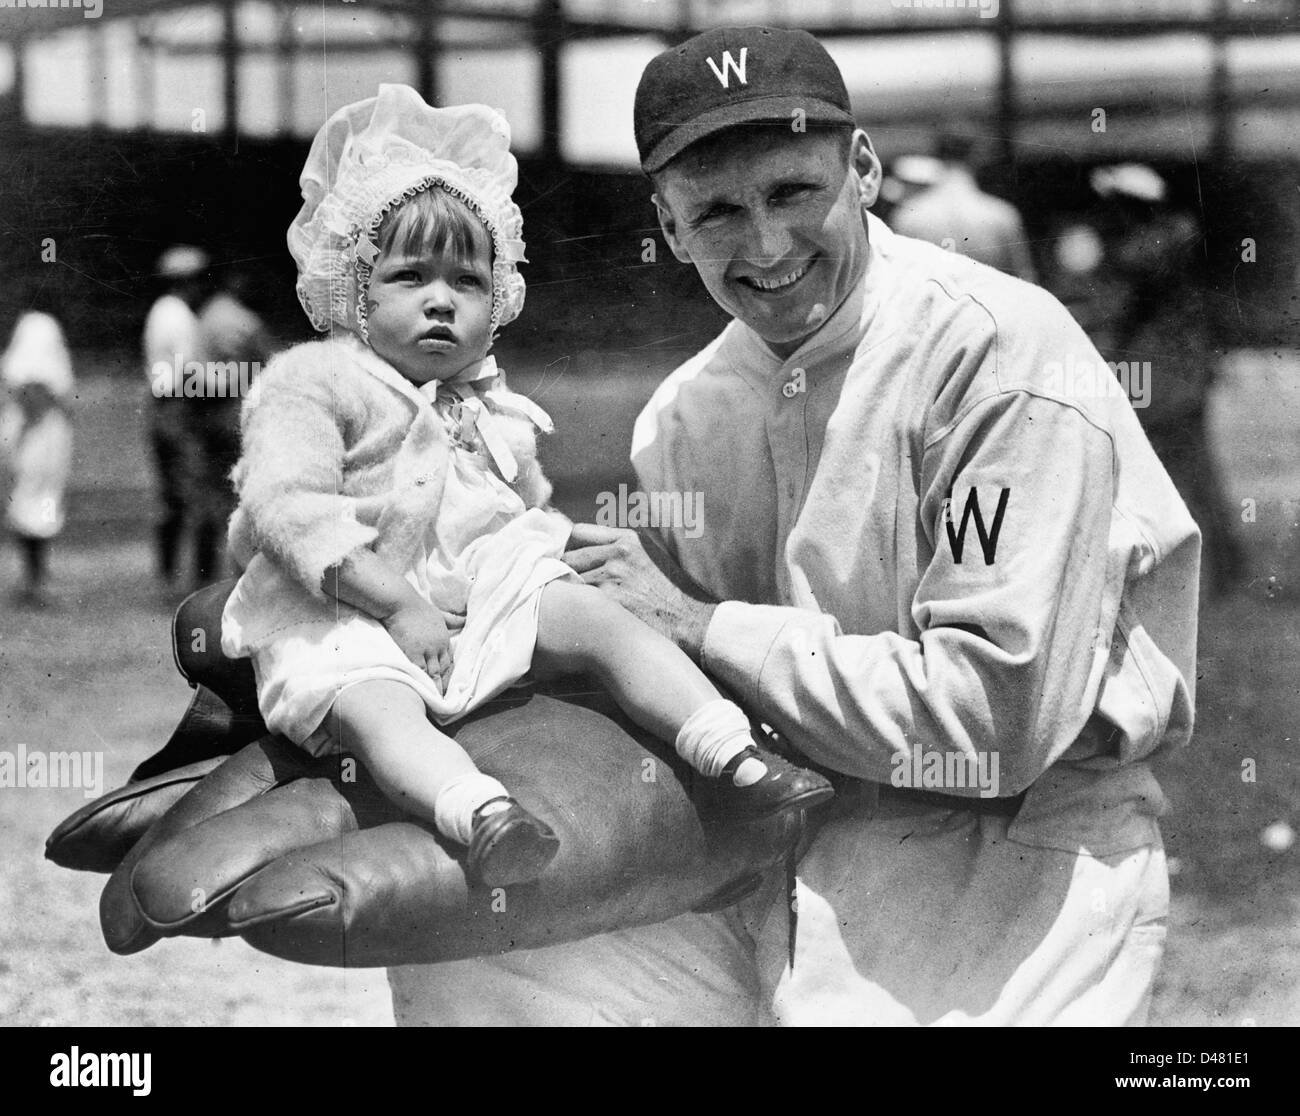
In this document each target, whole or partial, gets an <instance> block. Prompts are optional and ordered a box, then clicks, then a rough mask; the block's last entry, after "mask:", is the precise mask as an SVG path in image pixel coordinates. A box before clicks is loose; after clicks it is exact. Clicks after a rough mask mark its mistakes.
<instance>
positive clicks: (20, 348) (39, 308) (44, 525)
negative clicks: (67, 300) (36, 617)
mask: <svg viewBox="0 0 1300 1116" xmlns="http://www.w3.org/2000/svg"><path fill="white" fill-rule="evenodd" d="M28 305H29V306H30V307H31V308H30V309H28V310H27V311H25V312H24V313H23V314H22V316H21V317H20V318H19V319H18V324H17V325H16V326H15V327H14V332H13V337H12V338H11V340H10V342H9V347H8V348H7V349H6V350H5V352H4V355H3V357H0V384H3V388H4V393H5V399H4V405H3V409H2V410H0V460H3V462H4V464H5V466H6V468H7V471H8V472H9V473H10V474H11V476H10V481H11V485H10V488H9V493H8V500H7V506H6V515H5V519H6V522H7V524H8V527H9V529H10V531H12V532H13V535H14V537H15V539H16V540H17V542H18V545H19V547H20V549H21V550H22V555H23V567H24V584H23V587H22V589H21V590H19V592H18V593H17V594H16V595H15V600H16V602H17V603H19V604H24V605H31V606H43V605H46V604H48V603H50V602H49V598H48V597H47V595H46V579H47V574H48V556H49V548H50V540H51V539H53V538H54V537H55V536H56V535H58V533H59V532H60V531H62V530H63V524H64V520H65V509H64V492H65V490H66V488H67V484H68V473H69V471H70V470H71V467H72V423H71V421H70V419H69V413H68V412H69V406H70V404H71V400H72V390H73V374H72V359H71V357H70V356H69V354H68V347H67V344H66V343H65V342H64V339H63V330H62V328H61V327H60V326H59V323H58V321H57V320H55V318H54V317H53V315H51V314H50V313H49V312H48V299H47V297H46V296H45V295H44V294H43V293H42V294H38V295H36V296H34V297H33V298H31V299H29V300H28Z"/></svg>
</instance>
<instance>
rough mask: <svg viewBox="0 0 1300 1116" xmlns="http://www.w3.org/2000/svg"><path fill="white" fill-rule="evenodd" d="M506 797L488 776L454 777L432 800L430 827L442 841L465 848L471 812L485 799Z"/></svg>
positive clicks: (471, 824)
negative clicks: (451, 842) (434, 827)
mask: <svg viewBox="0 0 1300 1116" xmlns="http://www.w3.org/2000/svg"><path fill="white" fill-rule="evenodd" d="M509 794H510V792H509V791H508V790H506V788H505V787H504V786H502V785H501V784H500V783H498V782H497V781H496V780H495V779H494V778H492V776H491V775H484V774H483V772H481V771H471V772H470V773H469V774H468V775H458V776H457V777H456V778H455V779H452V780H451V782H449V783H448V784H447V785H446V786H445V787H443V788H442V790H440V791H439V792H438V797H437V798H435V799H434V800H433V821H434V824H435V825H436V826H437V827H438V832H439V833H441V834H442V835H443V836H444V837H449V838H451V840H453V841H459V842H460V843H461V844H462V845H468V844H469V839H470V837H471V836H472V835H473V832H474V812H475V811H476V810H477V809H478V808H479V807H480V806H482V805H483V803H485V802H487V801H488V800H489V799H493V798H501V797H505V796H508V795H509ZM502 805H503V806H505V805H507V804H506V803H502Z"/></svg>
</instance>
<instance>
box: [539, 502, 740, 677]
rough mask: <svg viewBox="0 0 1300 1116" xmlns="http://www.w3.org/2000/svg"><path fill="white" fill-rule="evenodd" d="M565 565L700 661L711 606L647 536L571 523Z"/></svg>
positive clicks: (703, 594) (712, 605)
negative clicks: (571, 528)
mask: <svg viewBox="0 0 1300 1116" xmlns="http://www.w3.org/2000/svg"><path fill="white" fill-rule="evenodd" d="M564 560H565V561H566V562H567V563H568V564H569V565H570V566H572V567H573V569H574V570H575V571H576V572H577V573H579V574H581V575H582V579H583V581H585V582H586V583H587V584H588V585H594V586H596V588H598V589H600V590H601V591H602V592H604V593H609V594H610V595H611V596H612V597H613V598H614V599H615V600H616V601H618V603H619V604H621V605H622V606H623V607H624V608H626V609H627V610H628V611H629V612H630V613H632V614H633V615H634V616H636V617H637V618H638V619H640V620H641V621H643V622H644V623H646V624H649V625H650V627H652V628H654V629H655V630H656V631H659V632H661V633H663V634H664V635H665V636H667V637H668V638H669V639H671V640H672V641H673V642H674V643H676V644H677V646H678V647H680V648H681V649H682V650H683V651H685V652H686V653H687V654H688V655H690V656H691V658H693V659H695V660H697V661H698V660H699V657H700V649H701V648H702V647H703V646H704V633H705V632H706V631H707V630H708V627H709V620H710V619H711V618H712V616H713V610H714V609H715V608H716V607H717V605H716V603H714V602H712V601H710V600H709V599H708V595H707V594H706V593H705V592H704V591H703V590H702V589H701V588H700V587H699V586H698V585H696V584H695V582H694V581H692V580H691V578H690V577H688V576H687V575H686V573H685V572H683V570H682V569H681V567H680V566H678V565H677V563H676V562H674V561H673V560H672V558H670V557H669V556H668V554H667V553H665V552H664V550H663V548H662V547H661V546H660V545H659V544H658V542H657V541H656V540H655V539H654V538H653V537H652V536H649V535H638V534H637V533H636V532H635V531H631V530H628V529H626V528H621V527H598V526H596V525H595V524H592V523H575V524H574V525H573V533H572V534H571V535H570V536H569V546H568V550H567V551H566V553H565V555H564Z"/></svg>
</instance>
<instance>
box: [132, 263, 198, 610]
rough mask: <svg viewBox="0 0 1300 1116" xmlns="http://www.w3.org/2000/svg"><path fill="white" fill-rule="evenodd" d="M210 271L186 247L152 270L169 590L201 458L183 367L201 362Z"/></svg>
mask: <svg viewBox="0 0 1300 1116" xmlns="http://www.w3.org/2000/svg"><path fill="white" fill-rule="evenodd" d="M207 269H208V254H207V253H206V252H204V251H203V250H202V249H201V248H195V247H193V246H191V245H187V244H178V245H174V246H173V247H171V248H168V249H167V251H165V252H164V253H163V254H162V256H160V257H159V259H158V263H157V266H156V268H155V271H154V274H155V278H156V279H157V280H158V282H159V284H160V285H161V287H162V293H161V294H160V295H159V297H158V298H157V300H156V301H155V302H154V304H153V305H152V306H151V307H150V309H149V314H148V317H147V318H146V319H145V324H144V361H145V373H146V378H147V380H148V383H149V399H148V401H147V403H146V406H147V408H148V411H149V442H150V448H151V450H152V453H153V461H154V469H155V472H156V475H157V479H158V494H159V498H160V500H161V502H162V518H161V520H160V521H159V523H158V525H157V527H156V530H155V542H156V553H157V572H158V574H159V576H160V577H161V578H162V579H163V581H164V582H165V584H166V585H167V586H168V587H169V588H171V587H173V586H174V585H175V581H176V563H177V558H178V554H179V550H180V543H181V533H182V531H183V530H184V527H185V521H186V519H187V518H188V515H187V505H188V504H189V502H190V497H191V495H192V494H193V492H194V491H195V490H196V488H197V487H198V484H197V478H196V476H195V474H196V472H197V468H196V460H195V458H196V456H197V455H196V450H195V447H194V445H193V444H192V440H191V434H190V431H189V429H187V424H186V421H185V405H186V403H187V402H189V401H187V400H186V399H185V398H184V395H183V392H182V387H183V383H184V373H185V365H186V364H187V363H188V362H190V361H193V360H201V359H203V358H202V356H201V353H202V341H201V339H200V333H199V318H198V310H199V308H200V307H201V306H202V305H203V303H204V301H205V300H206V297H207V295H208V293H209V282H208V278H207ZM168 370H170V371H168ZM198 560H199V558H198V556H197V555H196V563H197V562H198ZM200 580H201V579H200Z"/></svg>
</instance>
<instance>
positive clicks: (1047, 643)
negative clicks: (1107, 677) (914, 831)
mask: <svg viewBox="0 0 1300 1116" xmlns="http://www.w3.org/2000/svg"><path fill="white" fill-rule="evenodd" d="M1112 460H1113V450H1112V444H1111V440H1110V438H1109V436H1108V434H1107V433H1106V432H1104V431H1103V430H1101V429H1099V428H1098V427H1097V426H1095V425H1093V424H1092V423H1091V422H1090V421H1089V420H1088V419H1086V418H1085V417H1084V416H1083V415H1082V414H1081V413H1080V412H1079V411H1077V410H1075V409H1074V408H1072V407H1070V406H1067V405H1064V404H1061V403H1058V402H1055V401H1053V400H1050V399H1046V398H1041V397H1038V396H1034V395H1031V394H1028V393H1026V392H1007V393H1005V394H1003V395H999V396H994V397H992V398H990V399H988V400H985V401H984V402H983V403H981V404H980V405H979V406H977V407H975V408H973V409H972V410H971V411H970V412H969V413H968V414H967V415H966V416H965V418H964V419H963V420H962V422H961V423H959V424H958V425H957V426H956V427H955V428H954V429H952V430H951V431H950V432H949V433H948V434H947V435H945V437H944V438H943V439H942V441H941V442H938V443H936V444H933V445H932V446H930V447H929V449H928V452H927V455H926V460H925V465H924V470H923V471H924V474H925V491H924V493H923V498H922V502H921V504H920V516H921V519H922V522H921V523H920V524H919V526H920V528H921V529H922V531H923V533H924V534H925V536H926V538H927V541H928V543H929V545H930V546H931V548H932V553H931V555H930V556H929V560H928V563H927V566H926V568H925V569H924V571H923V572H922V575H921V577H920V582H919V585H918V589H917V592H916V595H915V599H914V602H913V607H912V620H913V622H914V624H915V631H913V632H909V633H907V634H898V633H895V632H880V633H876V634H871V635H863V634H845V633H844V632H842V630H841V629H840V626H839V624H838V622H837V621H836V619H835V618H834V616H831V615H827V614H825V613H820V612H814V611H809V610H804V609H798V608H791V607H784V606H774V605H755V604H747V603H743V602H738V601H728V602H725V603H722V604H719V605H716V606H711V605H709V604H708V603H707V602H703V601H700V600H698V599H693V598H691V597H690V596H688V595H687V594H685V593H683V592H681V590H679V589H677V588H676V587H675V586H674V585H673V584H672V582H671V580H670V579H669V578H668V577H667V576H665V575H664V574H662V573H660V572H659V571H658V569H657V568H656V567H655V566H654V564H653V563H651V562H650V560H649V559H648V557H646V556H645V555H644V552H643V551H641V548H640V547H639V546H638V544H637V540H636V538H635V536H634V535H633V534H632V532H614V531H610V530H609V529H601V528H586V529H585V530H586V532H587V533H588V535H590V533H591V532H594V531H604V532H605V533H606V534H612V535H616V536H618V538H617V539H616V540H614V541H607V542H604V543H603V544H602V545H600V546H597V547H595V548H587V549H585V550H579V551H578V552H577V553H576V554H571V555H569V559H570V561H571V564H574V565H575V568H578V569H579V570H580V571H581V572H583V573H584V576H585V577H586V579H587V580H588V581H590V582H593V583H595V584H598V585H600V586H601V587H602V588H604V589H607V590H608V591H610V592H613V593H615V595H616V596H617V597H618V599H619V600H620V601H621V602H622V603H623V604H624V605H625V606H626V607H628V608H629V609H630V610H631V611H633V612H635V613H636V614H637V615H639V616H641V618H642V619H643V620H646V621H647V622H649V623H651V624H652V625H653V626H655V627H657V628H659V629H660V630H661V631H664V632H666V633H667V634H670V635H671V636H672V637H673V638H674V639H676V640H677V642H678V644H679V646H682V647H683V648H684V649H685V650H686V651H687V652H688V653H693V654H696V655H697V656H698V657H699V658H700V660H701V662H702V664H703V665H704V666H705V667H706V669H708V670H709V671H710V672H711V673H713V674H714V675H715V676H716V677H717V678H718V679H719V680H720V681H721V682H723V683H725V684H726V685H727V686H729V687H730V688H731V689H732V690H733V691H734V692H735V693H736V694H737V696H738V698H739V699H740V700H742V701H743V702H745V703H747V704H748V705H749V706H750V707H751V708H753V709H755V710H756V711H757V712H758V713H759V714H760V715H761V716H762V717H763V718H764V719H765V720H766V721H768V723H770V724H772V725H773V726H774V727H775V728H776V729H777V730H778V731H780V732H781V733H782V735H784V736H785V737H786V739H787V740H789V741H790V742H791V743H792V744H794V745H795V746H796V747H798V748H799V749H800V750H801V751H802V752H804V754H806V755H808V756H809V757H810V758H812V759H814V760H817V761H820V762H822V763H825V764H827V765H828V766H831V767H834V768H836V769H838V770H841V771H844V772H846V773H848V774H851V775H857V776H860V777H863V778H869V779H874V780H877V781H887V780H888V779H889V777H890V775H891V772H892V771H893V770H894V766H895V764H897V763H899V762H903V761H908V762H910V760H911V756H912V753H913V751H914V750H917V749H919V750H920V751H921V752H923V753H925V752H932V751H934V752H942V753H951V752H959V753H963V754H965V755H967V756H970V757H975V756H977V755H979V754H982V753H990V752H996V753H998V755H999V767H1000V783H1001V785H1000V793H1002V794H1014V793H1017V792H1018V791H1019V790H1021V789H1023V788H1024V787H1025V786H1027V785H1028V784H1029V783H1030V782H1032V781H1033V779H1034V778H1035V777H1036V776H1037V775H1038V774H1039V773H1040V772H1041V771H1042V770H1043V768H1044V767H1046V766H1047V764H1048V763H1050V762H1051V761H1052V760H1053V759H1055V758H1056V757H1057V756H1058V755H1059V754H1060V753H1061V752H1062V751H1064V749H1065V748H1066V747H1068V746H1069V744H1070V743H1071V742H1072V741H1073V740H1074V739H1075V738H1076V737H1077V735H1078V733H1079V732H1080V730H1081V729H1082V727H1083V725H1084V723H1085V722H1086V720H1087V718H1088V716H1089V715H1090V714H1091V712H1092V709H1093V706H1094V704H1095V699H1096V693H1097V686H1098V684H1099V681H1100V677H1101V671H1102V669H1103V668H1104V666H1105V662H1106V658H1107V648H1108V645H1109V640H1110V638H1111V634H1112V631H1113V629H1114V623H1115V616H1116V613H1117V610H1118V604H1119V600H1118V595H1119V589H1120V588H1122V581H1123V566H1122V565H1121V566H1120V567H1119V568H1118V570H1114V571H1110V570H1109V569H1108V562H1111V561H1119V562H1121V563H1123V562H1125V561H1126V558H1127V556H1119V555H1117V556H1116V557H1115V559H1111V558H1110V557H1109V553H1108V539H1109V529H1110V519H1111V500H1112V493H1113V479H1114V478H1113V464H1112ZM972 487H973V488H974V489H975V490H976V491H977V492H978V494H979V495H978V499H979V502H980V514H981V518H982V521H983V525H984V529H985V531H986V532H991V531H992V530H993V526H992V525H993V520H994V517H995V515H996V514H997V507H998V504H999V501H1000V496H1001V493H1002V491H1003V490H1005V491H1006V492H1007V498H1006V506H1005V510H1004V512H1003V515H1002V521H1001V524H1000V528H999V529H998V534H997V541H996V546H995V547H992V548H991V549H992V557H993V561H992V562H991V563H987V564H986V562H985V553H986V551H987V550H989V549H990V548H989V547H982V546H981V542H980V537H979V533H978V530H977V528H976V526H975V524H974V522H973V520H972V519H971V518H970V517H969V516H968V517H967V522H966V526H965V531H964V532H962V531H961V529H960V528H961V521H962V518H963V513H964V511H965V508H966V505H967V502H968V500H969V492H970V490H971V488H972ZM950 490H951V491H952V494H953V498H954V505H955V506H954V509H953V517H954V518H953V521H952V523H951V524H946V523H945V522H944V504H943V500H944V498H945V497H946V496H947V495H948V492H949V491H950ZM972 510H973V509H972ZM949 528H951V531H950V530H949ZM954 537H957V538H960V540H961V542H960V543H959V544H958V546H956V547H954V542H953V538H954ZM958 552H959V553H958ZM959 557H960V561H958V560H957V559H958V558H959ZM1108 573H1110V574H1111V576H1108ZM862 591H863V592H868V591H870V589H869V587H867V586H863V588H862ZM701 625H703V627H704V633H703V636H702V638H701V637H700V636H699V632H700V627H701ZM1099 633H1100V638H1099ZM895 757H897V758H895Z"/></svg>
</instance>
